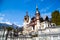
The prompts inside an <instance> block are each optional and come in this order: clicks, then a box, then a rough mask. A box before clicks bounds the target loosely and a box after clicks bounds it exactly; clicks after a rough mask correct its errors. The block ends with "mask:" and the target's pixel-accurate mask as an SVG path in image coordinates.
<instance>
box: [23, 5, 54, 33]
mask: <svg viewBox="0 0 60 40" xmlns="http://www.w3.org/2000/svg"><path fill="white" fill-rule="evenodd" d="M53 25H54V26H55V24H54V23H51V22H50V20H49V19H48V16H46V17H45V18H44V19H43V18H42V17H41V16H40V12H39V10H38V7H37V6H36V12H35V16H34V17H32V18H31V19H30V17H29V15H28V12H26V16H24V23H23V26H24V27H23V34H29V33H31V32H37V31H38V30H39V29H45V28H46V27H52V26H53Z"/></svg>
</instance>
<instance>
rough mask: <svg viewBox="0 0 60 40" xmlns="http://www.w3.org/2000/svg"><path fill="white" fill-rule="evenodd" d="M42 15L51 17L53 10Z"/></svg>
mask: <svg viewBox="0 0 60 40" xmlns="http://www.w3.org/2000/svg"><path fill="white" fill-rule="evenodd" d="M41 16H42V17H43V18H44V17H45V16H48V17H49V18H51V12H46V13H43V14H41Z"/></svg>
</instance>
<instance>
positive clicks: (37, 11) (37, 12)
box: [36, 5, 40, 15]
mask: <svg viewBox="0 0 60 40" xmlns="http://www.w3.org/2000/svg"><path fill="white" fill-rule="evenodd" d="M36 14H39V15H40V12H39V10H38V6H37V5H36Z"/></svg>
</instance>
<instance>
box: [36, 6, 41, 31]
mask: <svg viewBox="0 0 60 40" xmlns="http://www.w3.org/2000/svg"><path fill="white" fill-rule="evenodd" d="M35 17H36V25H35V31H37V30H38V29H39V27H40V12H39V10H38V7H37V6H36V13H35Z"/></svg>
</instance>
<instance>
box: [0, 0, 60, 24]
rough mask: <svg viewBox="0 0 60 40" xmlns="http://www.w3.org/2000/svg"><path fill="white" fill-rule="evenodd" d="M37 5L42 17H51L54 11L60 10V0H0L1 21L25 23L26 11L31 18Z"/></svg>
mask: <svg viewBox="0 0 60 40" xmlns="http://www.w3.org/2000/svg"><path fill="white" fill-rule="evenodd" d="M36 5H37V6H38V9H39V11H40V15H41V17H44V16H46V15H47V16H48V17H49V18H51V13H52V12H53V11H55V10H59V11H60V0H0V22H6V23H9V24H10V23H14V24H16V25H23V19H24V16H25V15H26V11H28V14H29V16H30V18H31V17H33V16H35V11H36Z"/></svg>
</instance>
